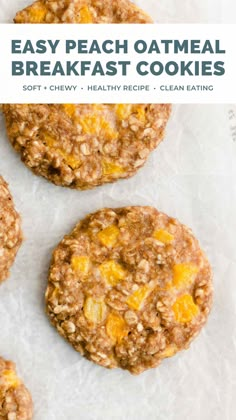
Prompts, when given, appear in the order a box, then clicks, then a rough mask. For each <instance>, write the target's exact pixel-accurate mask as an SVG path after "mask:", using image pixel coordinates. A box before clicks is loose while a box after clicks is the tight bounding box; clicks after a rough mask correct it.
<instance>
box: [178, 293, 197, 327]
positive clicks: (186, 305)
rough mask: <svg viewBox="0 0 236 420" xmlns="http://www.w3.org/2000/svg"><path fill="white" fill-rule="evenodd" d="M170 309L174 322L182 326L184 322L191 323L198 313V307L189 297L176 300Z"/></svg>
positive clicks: (183, 296)
mask: <svg viewBox="0 0 236 420" xmlns="http://www.w3.org/2000/svg"><path fill="white" fill-rule="evenodd" d="M172 309H173V312H174V315H175V319H176V321H177V322H180V323H183V324H184V323H185V322H191V321H192V319H193V318H194V317H195V316H196V315H197V314H198V312H199V309H198V306H197V305H196V304H195V303H194V301H193V298H192V296H191V295H182V296H180V297H179V298H178V299H176V301H175V303H174V305H173V306H172Z"/></svg>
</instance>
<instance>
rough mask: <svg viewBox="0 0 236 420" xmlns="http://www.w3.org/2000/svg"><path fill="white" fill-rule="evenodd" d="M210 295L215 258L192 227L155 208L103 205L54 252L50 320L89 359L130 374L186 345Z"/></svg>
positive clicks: (205, 311) (202, 321)
mask: <svg viewBox="0 0 236 420" xmlns="http://www.w3.org/2000/svg"><path fill="white" fill-rule="evenodd" d="M211 300H212V275H211V269H210V265H209V262H208V260H207V258H206V256H205V254H204V253H203V251H202V250H201V248H200V246H199V243H198V241H197V240H196V238H194V236H193V234H192V232H191V231H190V229H188V228H187V227H186V226H184V225H182V224H180V223H179V222H178V221H177V220H175V219H173V218H170V217H168V216H167V215H165V214H163V213H160V212H158V211H157V210H156V209H154V208H152V207H126V208H121V209H103V210H100V211H98V212H96V213H94V214H91V215H89V216H87V217H86V218H85V219H84V220H82V221H81V222H79V223H78V225H77V226H76V227H75V229H74V230H73V231H72V232H71V234H69V235H67V236H65V238H64V239H63V240H62V242H61V243H60V244H59V245H58V247H57V248H56V250H55V251H54V254H53V260H52V263H51V267H50V273H49V284H48V288H47V292H46V303H47V313H48V315H49V317H50V320H51V322H52V324H53V325H54V326H55V327H56V328H57V329H58V331H59V333H60V334H61V335H62V336H64V337H65V338H66V339H67V340H68V341H69V342H70V343H71V344H72V346H73V347H74V348H75V349H76V350H77V351H79V352H80V353H81V354H82V355H84V356H85V357H86V358H88V359H89V360H92V361H94V362H95V363H97V364H99V365H102V366H104V367H107V368H116V367H120V368H123V369H127V370H129V371H130V372H132V373H136V374H137V373H141V372H142V371H143V370H146V369H149V368H152V367H155V366H157V365H159V364H160V362H161V361H162V359H164V358H165V357H170V356H172V355H174V354H175V353H176V352H178V351H179V350H182V349H184V348H187V347H188V345H189V343H190V342H191V340H192V339H193V338H194V336H195V335H196V334H197V333H198V332H199V331H200V329H201V328H202V326H203V325H204V324H205V322H206V319H207V316H208V313H209V310H210V307H211Z"/></svg>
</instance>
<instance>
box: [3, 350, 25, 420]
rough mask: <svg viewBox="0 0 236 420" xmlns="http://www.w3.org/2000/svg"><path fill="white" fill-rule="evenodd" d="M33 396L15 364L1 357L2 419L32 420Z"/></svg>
mask: <svg viewBox="0 0 236 420" xmlns="http://www.w3.org/2000/svg"><path fill="white" fill-rule="evenodd" d="M32 416H33V403H32V399H31V395H30V393H29V391H28V389H27V388H26V387H25V385H24V384H23V383H22V381H21V380H20V379H19V378H18V376H17V374H16V369H15V365H14V363H12V362H10V361H6V360H4V359H3V358H2V357H0V419H1V420H31V419H32Z"/></svg>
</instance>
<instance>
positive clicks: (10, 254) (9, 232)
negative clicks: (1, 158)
mask: <svg viewBox="0 0 236 420" xmlns="http://www.w3.org/2000/svg"><path fill="white" fill-rule="evenodd" d="M21 242H22V231H21V220H20V216H19V214H18V213H17V211H16V210H15V207H14V203H13V199H12V196H11V194H10V192H9V189H8V185H7V183H6V182H5V181H4V179H3V178H2V177H1V176H0V283H1V282H2V281H3V280H5V279H6V278H7V277H8V275H9V269H10V267H11V265H12V264H13V262H14V259H15V256H16V253H17V251H18V249H19V247H20V245H21Z"/></svg>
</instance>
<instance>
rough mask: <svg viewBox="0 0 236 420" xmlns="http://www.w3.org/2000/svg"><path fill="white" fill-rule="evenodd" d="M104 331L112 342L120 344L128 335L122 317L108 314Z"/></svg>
mask: <svg viewBox="0 0 236 420" xmlns="http://www.w3.org/2000/svg"><path fill="white" fill-rule="evenodd" d="M106 331H107V334H108V335H109V337H110V338H111V339H112V340H113V341H114V342H118V343H119V342H121V341H122V339H123V338H124V337H126V336H127V335H128V332H129V331H128V327H127V324H126V322H125V320H124V319H123V318H122V316H120V315H118V314H115V313H110V314H109V315H108V318H107V324H106Z"/></svg>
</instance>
